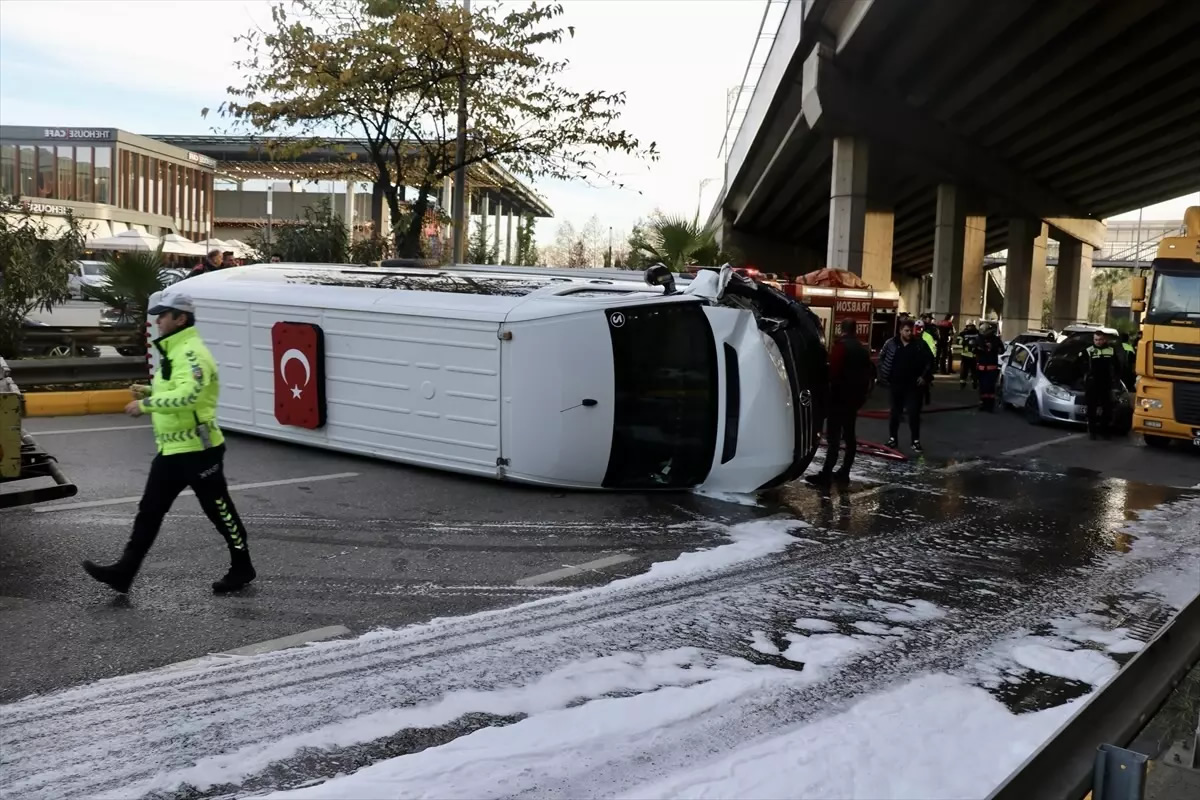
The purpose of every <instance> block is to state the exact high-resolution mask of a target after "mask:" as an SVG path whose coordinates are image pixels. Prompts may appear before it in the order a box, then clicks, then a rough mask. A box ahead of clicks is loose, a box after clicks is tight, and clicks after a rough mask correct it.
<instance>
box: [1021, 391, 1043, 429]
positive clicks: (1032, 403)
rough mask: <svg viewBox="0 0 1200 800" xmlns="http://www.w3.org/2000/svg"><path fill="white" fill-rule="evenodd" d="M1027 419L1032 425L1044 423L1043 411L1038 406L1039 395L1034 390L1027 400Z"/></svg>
mask: <svg viewBox="0 0 1200 800" xmlns="http://www.w3.org/2000/svg"><path fill="white" fill-rule="evenodd" d="M1025 419H1026V420H1028V421H1029V424H1030V425H1041V424H1042V411H1041V409H1039V408H1038V401H1037V396H1036V395H1035V394H1034V393H1033V392H1030V393H1029V397H1028V399H1026V400H1025Z"/></svg>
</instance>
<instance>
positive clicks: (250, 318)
mask: <svg viewBox="0 0 1200 800" xmlns="http://www.w3.org/2000/svg"><path fill="white" fill-rule="evenodd" d="M572 273H575V274H572ZM628 275H629V278H628V279H625V280H621V279H619V278H617V277H615V276H614V275H613V274H612V273H604V274H603V275H602V276H600V275H597V274H594V273H593V272H592V271H588V270H576V271H563V270H560V271H555V270H538V269H534V268H500V267H478V268H476V267H464V268H456V269H443V270H430V269H421V268H416V269H408V270H404V269H399V270H398V269H371V268H366V267H362V266H351V265H344V266H343V265H311V264H263V265H256V266H249V267H238V268H233V269H226V270H221V271H218V272H213V273H209V274H206V275H202V276H199V277H195V278H190V279H188V280H187V281H186V282H184V283H181V284H180V285H179V286H177V287H174V288H176V289H181V290H184V291H186V292H187V293H188V294H189V295H191V297H192V299H193V301H194V302H195V306H196V324H197V327H198V328H199V330H200V332H201V334H202V335H203V337H204V339H205V341H206V342H207V343H208V346H209V348H210V349H211V350H212V353H213V355H214V357H215V358H216V360H217V362H218V365H219V371H220V379H221V398H220V406H219V411H218V419H219V422H220V424H221V425H222V427H223V428H225V429H226V430H230V431H239V432H243V433H247V434H253V435H256V436H266V437H272V438H276V439H283V440H286V441H289V442H296V443H301V444H308V445H313V446H316V447H324V448H329V449H333V450H340V451H345V452H350V453H357V454H361V455H368V456H376V457H380V458H386V459H392V460H396V461H401V462H405V463H408V464H417V465H421V466H427V467H435V468H439V469H445V470H453V471H457V472H465V473H471V474H474V475H481V476H486V477H491V478H501V479H507V480H514V481H521V482H526V483H533V484H545V485H553V486H562V487H575V488H594V489H684V488H692V487H704V488H706V489H712V490H720V491H730V492H750V491H755V490H758V489H761V488H766V487H770V486H774V485H778V484H780V483H783V482H786V481H789V480H792V479H794V478H796V477H798V476H799V475H800V474H802V473H803V472H804V469H805V468H806V467H807V466H808V463H809V462H810V461H811V459H812V457H813V453H814V452H815V450H816V447H817V444H818V439H819V430H820V426H821V423H822V420H823V416H824V414H823V391H821V387H823V386H824V385H825V383H824V382H825V375H826V373H825V369H826V367H825V364H826V362H825V351H824V347H823V345H822V343H821V341H820V339H819V333H818V329H817V325H816V322H815V320H814V319H813V317H812V314H811V312H809V311H808V310H807V308H805V307H804V306H802V305H800V304H798V303H795V302H794V301H792V300H790V299H789V298H787V297H786V296H785V295H783V294H781V293H779V292H778V291H775V290H774V289H770V288H769V287H765V286H761V285H759V284H755V283H752V282H750V281H747V280H746V279H744V278H741V277H740V276H737V275H734V274H732V272H731V271H730V270H728V269H725V270H723V271H721V272H717V271H705V272H702V273H700V275H699V276H698V277H697V278H696V279H695V280H694V281H692V282H690V284H689V285H688V286H687V288H686V289H685V290H684V291H683V292H676V291H674V286H673V283H672V282H671V279H670V277H669V275H668V274H667V273H665V270H661V268H660V270H659V272H658V277H656V278H654V279H653V280H654V281H655V282H659V283H661V284H664V285H650V284H649V283H648V282H643V281H641V280H638V279H639V278H640V277H641V276H640V275H638V274H637V273H628ZM156 299H157V298H156Z"/></svg>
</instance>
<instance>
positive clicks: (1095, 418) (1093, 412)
mask: <svg viewBox="0 0 1200 800" xmlns="http://www.w3.org/2000/svg"><path fill="white" fill-rule="evenodd" d="M1087 357H1088V367H1087V377H1086V382H1085V384H1084V386H1085V389H1084V399H1085V401H1086V402H1087V418H1088V433H1090V434H1091V437H1092V438H1093V439H1095V438H1096V436H1097V435H1103V436H1108V435H1109V432H1110V431H1111V429H1112V417H1113V398H1112V393H1113V388H1114V387H1115V386H1116V383H1117V380H1118V377H1119V371H1118V369H1117V359H1116V351H1115V350H1113V346H1112V345H1111V344H1108V343H1107V342H1105V344H1104V346H1103V347H1100V346H1097V345H1095V344H1092V345H1091V346H1090V347H1088V349H1087Z"/></svg>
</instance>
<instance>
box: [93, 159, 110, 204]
mask: <svg viewBox="0 0 1200 800" xmlns="http://www.w3.org/2000/svg"><path fill="white" fill-rule="evenodd" d="M94 163H95V181H96V183H95V186H96V194H95V198H94V199H95V201H96V202H97V203H111V202H112V201H113V198H112V197H111V194H110V192H111V186H112V148H111V147H97V148H96V152H95V162H94Z"/></svg>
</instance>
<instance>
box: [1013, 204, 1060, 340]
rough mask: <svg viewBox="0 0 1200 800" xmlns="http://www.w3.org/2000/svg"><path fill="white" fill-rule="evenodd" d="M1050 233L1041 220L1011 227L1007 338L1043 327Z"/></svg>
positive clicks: (1018, 222) (1020, 220) (1016, 221)
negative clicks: (1043, 301)
mask: <svg viewBox="0 0 1200 800" xmlns="http://www.w3.org/2000/svg"><path fill="white" fill-rule="evenodd" d="M1048 233H1049V231H1048V228H1047V227H1046V224H1045V223H1044V222H1042V221H1041V220H1034V219H1026V218H1017V219H1013V220H1010V221H1009V223H1008V264H1007V266H1006V267H1005V270H1004V273H1005V277H1004V336H1005V337H1006V338H1011V337H1013V336H1016V335H1017V334H1019V333H1021V332H1022V331H1025V330H1029V329H1030V328H1040V327H1041V326H1042V298H1043V295H1044V294H1045V288H1046V241H1047V238H1048Z"/></svg>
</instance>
